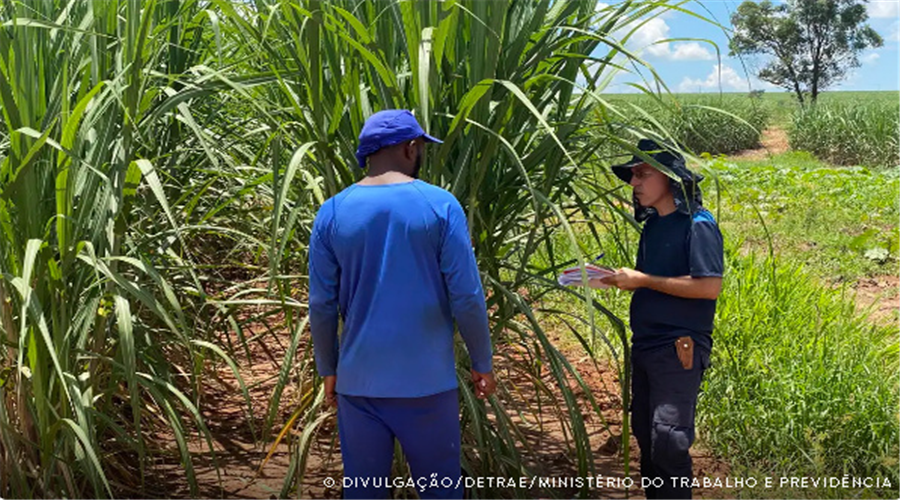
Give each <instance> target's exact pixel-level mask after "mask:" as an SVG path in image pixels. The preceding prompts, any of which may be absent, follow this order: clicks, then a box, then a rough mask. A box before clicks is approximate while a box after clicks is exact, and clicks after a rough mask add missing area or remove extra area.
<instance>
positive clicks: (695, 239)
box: [688, 212, 725, 278]
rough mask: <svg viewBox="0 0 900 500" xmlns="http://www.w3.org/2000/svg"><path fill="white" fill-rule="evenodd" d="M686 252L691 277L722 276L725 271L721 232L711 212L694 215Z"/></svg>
mask: <svg viewBox="0 0 900 500" xmlns="http://www.w3.org/2000/svg"><path fill="white" fill-rule="evenodd" d="M688 252H689V254H690V259H691V277H692V278H706V277H718V278H721V277H722V274H723V273H724V271H725V257H724V249H723V242H722V233H721V231H719V226H718V225H717V224H716V221H715V219H713V218H712V214H709V213H708V212H705V213H704V212H701V213H700V214H697V215H696V216H695V217H694V221H693V223H692V224H691V237H690V248H689V250H688Z"/></svg>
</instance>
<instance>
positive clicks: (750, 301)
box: [698, 251, 900, 497]
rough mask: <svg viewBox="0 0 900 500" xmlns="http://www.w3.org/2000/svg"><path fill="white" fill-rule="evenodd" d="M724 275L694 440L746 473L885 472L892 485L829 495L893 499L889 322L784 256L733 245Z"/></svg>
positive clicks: (807, 493)
mask: <svg viewBox="0 0 900 500" xmlns="http://www.w3.org/2000/svg"><path fill="white" fill-rule="evenodd" d="M727 272H728V276H727V278H726V279H725V288H724V291H723V294H722V296H721V298H720V300H719V304H718V310H717V321H716V330H715V333H714V339H715V344H714V348H713V351H714V353H713V367H712V369H711V370H710V372H708V377H707V379H706V383H705V388H704V392H703V395H702V397H701V400H700V403H699V405H700V408H699V411H698V416H699V419H700V427H701V432H702V439H703V441H704V442H705V443H706V444H707V445H708V446H709V447H710V448H711V449H712V450H713V451H714V452H715V453H716V454H717V455H718V456H722V457H725V458H726V459H727V460H728V461H729V462H730V463H731V465H732V466H733V467H735V469H736V470H738V471H741V474H743V475H767V476H772V477H781V476H784V477H804V476H807V477H822V476H843V475H844V474H849V475H851V476H855V477H873V478H887V479H888V480H889V481H890V482H891V485H892V488H891V489H890V491H879V490H877V489H872V488H869V489H853V488H848V489H846V490H843V491H832V494H834V495H837V496H839V497H848V496H851V495H852V496H856V495H857V494H860V493H861V492H863V490H865V493H866V494H865V495H864V496H867V497H881V496H888V497H896V495H897V489H896V488H897V486H898V483H900V478H898V469H897V465H898V463H897V455H898V437H900V434H898V428H900V425H898V416H897V407H898V385H897V368H898V366H897V352H898V344H897V339H896V331H895V329H894V328H891V327H885V326H880V325H877V324H874V323H872V322H870V321H868V320H867V318H865V317H864V316H860V315H858V314H856V313H855V305H854V303H853V300H852V294H850V293H848V291H847V290H846V289H842V290H835V289H831V288H828V287H823V286H821V285H820V284H818V283H817V281H816V280H815V279H811V277H810V276H809V275H807V274H806V273H805V272H804V271H803V268H802V265H799V264H796V263H791V262H790V261H788V260H786V259H776V261H775V262H774V263H773V262H772V261H771V260H769V259H763V258H759V257H757V256H755V255H750V256H744V257H742V256H740V255H739V253H738V252H736V251H732V252H729V258H728V263H727ZM829 489H830V488H824V489H818V490H816V489H811V490H794V494H796V495H797V496H801V497H820V496H823V494H824V493H825V492H826V491H828V490H829ZM785 491H786V490H784V491H781V493H785ZM748 493H749V494H750V496H758V494H759V491H757V490H753V491H752V492H748ZM828 496H832V495H831V494H829V495H828Z"/></svg>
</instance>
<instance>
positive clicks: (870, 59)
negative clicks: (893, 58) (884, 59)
mask: <svg viewBox="0 0 900 500" xmlns="http://www.w3.org/2000/svg"><path fill="white" fill-rule="evenodd" d="M879 57H881V56H880V55H879V54H878V52H869V53H868V54H865V55H864V56H862V57H860V58H859V61H860V62H861V63H863V64H872V63H874V62H875V61H877V60H878V58H879Z"/></svg>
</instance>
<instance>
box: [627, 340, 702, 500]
mask: <svg viewBox="0 0 900 500" xmlns="http://www.w3.org/2000/svg"><path fill="white" fill-rule="evenodd" d="M693 359H694V361H693V366H692V367H691V369H689V370H686V369H685V368H684V367H683V366H682V364H681V361H679V359H678V354H677V352H676V350H675V344H674V342H673V343H672V344H671V345H669V346H664V347H660V348H656V349H652V350H649V351H634V352H632V355H631V360H632V361H631V362H632V365H631V367H632V368H631V369H632V380H631V383H632V386H631V394H632V403H631V410H632V411H631V419H632V420H631V422H632V430H633V432H634V437H635V438H636V439H637V442H638V446H639V447H640V449H641V477H642V482H643V483H645V484H646V483H652V484H648V485H647V487H646V488H645V493H646V495H647V498H691V487H690V483H691V481H692V479H693V471H692V465H693V464H692V461H691V455H690V453H689V451H690V448H691V444H693V442H694V412H695V410H696V407H697V395H698V393H699V391H700V382H701V380H702V379H703V372H704V371H705V370H706V368H707V367H709V353H708V352H706V351H705V350H704V349H703V348H701V347H700V346H696V345H695V346H694V353H693ZM684 481H686V483H685V482H684Z"/></svg>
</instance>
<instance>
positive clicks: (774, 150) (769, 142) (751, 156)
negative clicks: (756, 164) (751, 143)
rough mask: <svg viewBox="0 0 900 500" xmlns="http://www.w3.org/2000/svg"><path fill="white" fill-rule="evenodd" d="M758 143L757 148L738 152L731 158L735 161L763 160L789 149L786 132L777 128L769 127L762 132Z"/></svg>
mask: <svg viewBox="0 0 900 500" xmlns="http://www.w3.org/2000/svg"><path fill="white" fill-rule="evenodd" d="M759 142H760V147H759V148H757V149H746V150H744V151H740V152H738V153H735V154H733V155H731V158H732V159H735V160H751V161H754V160H764V159H766V158H769V157H770V156H775V155H779V154H781V153H784V152H786V151H787V150H788V149H790V145H789V144H788V136H787V131H785V130H784V129H782V128H778V127H771V128H767V129H765V130H763V133H762V137H760V140H759Z"/></svg>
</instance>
